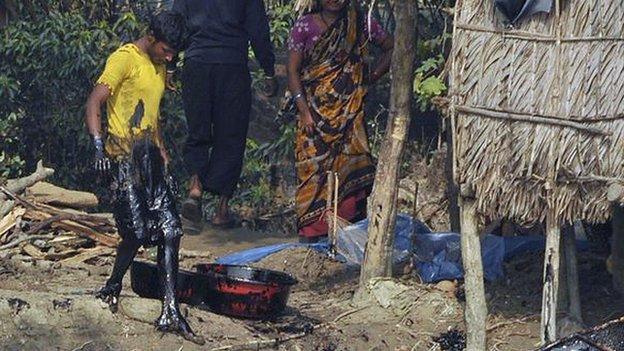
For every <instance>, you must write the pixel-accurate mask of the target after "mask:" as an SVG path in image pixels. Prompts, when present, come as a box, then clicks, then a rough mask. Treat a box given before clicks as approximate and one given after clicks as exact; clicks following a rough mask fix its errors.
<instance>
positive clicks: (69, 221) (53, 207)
mask: <svg viewBox="0 0 624 351" xmlns="http://www.w3.org/2000/svg"><path fill="white" fill-rule="evenodd" d="M53 173H54V170H52V169H49V168H45V167H43V165H42V164H41V162H40V163H39V164H38V165H37V170H36V171H35V172H34V173H33V174H31V175H29V176H26V177H24V178H19V179H13V180H9V181H7V182H6V184H3V185H1V186H0V254H2V253H5V254H6V253H7V252H8V253H13V254H21V255H25V256H30V257H31V258H32V259H35V260H48V261H58V262H61V263H63V264H68V265H71V264H78V263H81V262H84V261H87V260H89V259H93V258H95V257H100V256H106V255H110V254H112V253H113V252H114V248H115V247H116V246H117V243H118V240H119V239H118V236H117V235H116V234H115V233H116V229H115V222H114V220H113V217H112V215H111V214H102V213H87V212H86V211H85V210H87V209H89V208H94V207H96V206H97V205H98V199H97V197H96V196H95V195H94V194H91V193H86V192H80V191H73V190H68V189H64V188H61V187H57V186H55V185H52V184H50V183H46V182H44V180H45V179H46V178H47V177H49V176H50V175H52V174H53Z"/></svg>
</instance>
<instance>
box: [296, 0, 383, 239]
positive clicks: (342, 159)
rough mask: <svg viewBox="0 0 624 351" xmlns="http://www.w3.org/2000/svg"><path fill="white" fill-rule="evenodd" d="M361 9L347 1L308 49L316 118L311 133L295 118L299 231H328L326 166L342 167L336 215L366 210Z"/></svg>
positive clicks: (307, 78) (368, 169) (307, 79)
mask: <svg viewBox="0 0 624 351" xmlns="http://www.w3.org/2000/svg"><path fill="white" fill-rule="evenodd" d="M358 23H360V21H359V19H358V14H357V12H356V10H355V8H354V7H349V9H348V11H346V13H345V15H344V16H343V17H341V18H339V19H337V20H336V21H335V22H334V23H333V25H332V26H331V27H330V28H329V29H328V30H327V31H326V32H325V33H324V34H323V35H322V37H321V38H320V39H319V40H318V42H317V43H316V44H315V46H314V48H313V49H312V50H310V52H308V53H306V54H305V55H304V60H303V68H302V84H303V87H304V90H305V94H306V97H307V98H308V104H309V106H310V109H311V112H312V118H313V119H314V122H315V130H314V133H313V135H312V136H308V135H307V134H306V133H305V131H304V129H303V126H302V124H301V122H299V121H298V123H297V134H296V147H295V158H296V168H297V178H298V181H299V186H298V188H297V195H296V212H297V227H298V229H299V234H300V235H303V236H306V237H315V236H320V235H326V234H327V224H326V223H325V222H324V220H323V218H322V214H323V211H324V210H325V207H326V200H325V199H326V198H327V172H328V171H334V172H337V173H338V178H339V191H338V201H339V211H338V215H340V216H341V217H343V218H345V219H347V220H352V219H354V218H356V217H361V216H362V215H363V214H365V206H361V205H362V203H361V202H362V200H364V199H365V198H366V197H367V196H368V194H369V193H370V190H371V187H372V184H373V179H374V171H375V169H374V166H373V161H372V158H371V155H370V149H369V146H368V136H367V134H366V129H365V121H364V109H363V107H364V97H365V95H366V90H367V89H366V86H365V84H364V61H363V57H364V56H365V54H366V41H365V38H362V37H363V36H362V35H359V33H361V31H360V30H359V28H358Z"/></svg>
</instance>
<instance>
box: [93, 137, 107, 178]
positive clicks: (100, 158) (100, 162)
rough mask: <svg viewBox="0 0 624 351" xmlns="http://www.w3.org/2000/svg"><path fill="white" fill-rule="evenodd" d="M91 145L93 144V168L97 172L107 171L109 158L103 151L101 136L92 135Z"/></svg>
mask: <svg viewBox="0 0 624 351" xmlns="http://www.w3.org/2000/svg"><path fill="white" fill-rule="evenodd" d="M93 145H94V146H95V163H94V168H95V170H96V171H98V172H107V171H108V170H109V169H110V160H109V159H108V157H106V154H105V153H104V141H103V140H102V138H101V137H94V138H93Z"/></svg>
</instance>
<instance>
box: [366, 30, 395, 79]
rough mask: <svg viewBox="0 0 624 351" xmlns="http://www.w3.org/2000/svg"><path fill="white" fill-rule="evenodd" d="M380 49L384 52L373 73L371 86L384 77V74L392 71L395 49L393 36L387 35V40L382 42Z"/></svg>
mask: <svg viewBox="0 0 624 351" xmlns="http://www.w3.org/2000/svg"><path fill="white" fill-rule="evenodd" d="M380 47H381V49H382V50H383V52H382V54H381V56H380V57H379V59H378V60H377V64H376V65H375V68H374V69H373V70H372V71H371V74H370V84H373V83H375V82H376V81H378V80H379V78H381V77H383V76H384V74H386V73H388V71H389V70H390V63H391V61H392V49H393V48H394V38H393V37H392V35H387V36H386V38H385V39H384V40H383V41H382V42H381V45H380Z"/></svg>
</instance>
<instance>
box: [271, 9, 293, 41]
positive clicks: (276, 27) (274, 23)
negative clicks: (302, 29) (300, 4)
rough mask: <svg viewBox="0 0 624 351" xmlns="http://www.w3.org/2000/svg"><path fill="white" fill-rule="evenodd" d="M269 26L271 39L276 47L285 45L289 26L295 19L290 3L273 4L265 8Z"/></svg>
mask: <svg viewBox="0 0 624 351" xmlns="http://www.w3.org/2000/svg"><path fill="white" fill-rule="evenodd" d="M267 16H268V17H269V27H270V28H271V40H272V41H273V45H274V46H275V47H276V48H282V47H284V46H285V45H286V41H287V40H288V35H289V33H290V28H291V26H292V24H293V23H294V20H295V17H294V16H295V12H294V11H293V6H292V4H290V3H287V4H283V5H275V6H272V7H270V8H269V9H268V10H267Z"/></svg>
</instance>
